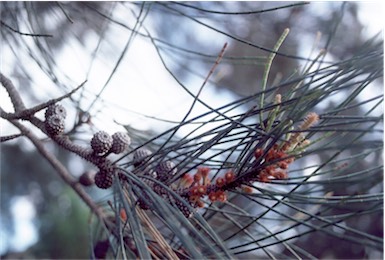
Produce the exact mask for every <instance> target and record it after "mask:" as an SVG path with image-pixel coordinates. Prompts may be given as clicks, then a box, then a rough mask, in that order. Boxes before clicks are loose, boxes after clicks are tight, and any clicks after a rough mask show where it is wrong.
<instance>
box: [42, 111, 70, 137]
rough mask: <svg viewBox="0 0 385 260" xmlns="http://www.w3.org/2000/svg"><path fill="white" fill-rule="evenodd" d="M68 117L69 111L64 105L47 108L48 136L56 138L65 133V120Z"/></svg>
mask: <svg viewBox="0 0 385 260" xmlns="http://www.w3.org/2000/svg"><path fill="white" fill-rule="evenodd" d="M66 116H67V111H66V110H65V108H64V107H63V106H62V105H59V104H53V105H49V106H48V107H47V110H46V112H45V122H44V126H45V130H46V131H47V133H48V135H50V136H56V135H59V134H62V133H63V132H64V126H65V123H64V119H65V118H66Z"/></svg>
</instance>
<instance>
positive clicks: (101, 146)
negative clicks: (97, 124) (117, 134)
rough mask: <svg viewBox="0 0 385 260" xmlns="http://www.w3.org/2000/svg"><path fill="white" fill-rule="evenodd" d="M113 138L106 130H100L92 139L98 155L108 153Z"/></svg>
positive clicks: (92, 145) (93, 147) (92, 144)
mask: <svg viewBox="0 0 385 260" xmlns="http://www.w3.org/2000/svg"><path fill="white" fill-rule="evenodd" d="M112 143H113V139H112V137H111V136H110V135H109V134H108V133H107V132H105V131H99V132H97V133H96V134H94V136H93V137H92V139H91V147H92V150H94V152H95V153H96V154H98V155H103V154H105V153H107V152H108V151H109V150H110V149H111V147H112Z"/></svg>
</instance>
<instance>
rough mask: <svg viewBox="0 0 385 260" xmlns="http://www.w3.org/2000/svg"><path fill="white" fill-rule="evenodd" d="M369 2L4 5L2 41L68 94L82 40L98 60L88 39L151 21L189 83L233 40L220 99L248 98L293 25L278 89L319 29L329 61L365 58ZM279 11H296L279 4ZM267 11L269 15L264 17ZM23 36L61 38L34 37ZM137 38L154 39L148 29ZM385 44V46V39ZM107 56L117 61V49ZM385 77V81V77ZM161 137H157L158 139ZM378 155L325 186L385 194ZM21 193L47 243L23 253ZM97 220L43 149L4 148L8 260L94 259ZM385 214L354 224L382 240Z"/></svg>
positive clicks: (321, 245)
mask: <svg viewBox="0 0 385 260" xmlns="http://www.w3.org/2000/svg"><path fill="white" fill-rule="evenodd" d="M360 4H361V3H358V2H349V3H345V4H342V3H341V2H324V3H322V4H314V5H313V4H312V3H311V4H305V3H294V2H242V3H240V2H191V3H190V2H181V3H178V2H176V3H171V2H162V3H156V2H147V3H140V2H135V3H129V2H125V3H122V2H114V3H112V2H1V9H0V10H1V16H0V17H1V36H2V41H1V45H3V46H7V47H8V48H9V49H11V50H12V52H13V54H12V55H14V56H15V57H17V56H18V51H19V50H23V51H27V52H29V53H30V54H31V59H32V60H35V61H36V62H38V63H39V66H40V68H41V70H42V71H44V72H45V74H46V75H47V77H48V78H50V79H51V80H52V81H53V82H55V83H56V84H57V86H58V88H64V87H63V86H64V84H62V83H61V81H60V77H57V75H56V74H57V73H61V72H60V68H58V67H57V66H56V65H55V52H58V51H59V50H61V49H64V48H67V46H71V44H74V42H77V43H79V44H81V45H83V48H84V49H85V52H86V53H90V54H92V53H93V52H92V50H90V48H89V46H87V43H86V42H87V37H94V36H95V35H96V39H99V40H100V44H101V43H102V42H104V41H105V42H108V43H111V45H112V46H113V44H114V40H116V39H110V38H105V36H104V35H105V34H106V31H108V30H111V28H125V29H127V30H128V31H131V30H134V31H135V30H138V32H139V28H141V26H142V23H143V24H146V23H147V18H150V22H149V24H148V26H150V27H151V29H152V30H153V34H152V35H153V38H152V39H151V40H152V41H153V43H154V44H156V45H157V46H158V47H159V48H161V53H162V56H163V57H164V58H165V59H166V60H167V61H168V62H170V64H171V65H170V67H169V68H170V69H171V70H172V71H173V72H174V73H175V75H176V76H177V77H178V78H179V79H180V80H181V81H183V82H188V80H189V79H191V75H196V74H198V75H199V74H201V72H202V71H203V72H208V71H209V70H210V67H211V66H212V64H213V61H214V60H215V59H216V55H217V52H218V48H217V44H213V42H216V43H217V42H220V43H222V44H223V43H224V42H225V41H226V42H228V43H229V47H228V49H227V51H226V56H225V57H224V59H223V61H222V62H221V65H222V66H223V68H222V69H221V70H219V71H218V72H215V73H214V75H213V77H212V81H216V84H215V86H216V91H217V92H218V93H222V91H223V89H224V88H225V89H227V90H230V91H231V92H232V93H234V95H236V96H238V97H242V96H249V95H251V94H254V93H255V91H256V89H258V88H259V87H260V86H261V80H262V77H263V71H264V68H265V67H264V66H265V63H266V59H267V56H268V54H269V53H268V52H267V51H266V49H271V48H272V46H274V45H275V43H276V41H277V39H278V38H279V37H280V35H281V34H282V32H283V30H284V29H285V28H290V34H289V36H288V37H287V39H286V41H285V43H284V44H283V45H282V48H281V49H280V50H279V55H277V57H276V59H275V60H274V63H273V66H272V69H271V71H270V75H271V77H269V81H268V85H274V83H275V82H280V81H281V80H282V79H283V80H284V79H288V78H290V76H291V75H292V74H293V73H294V72H295V71H296V70H297V69H298V68H300V67H301V66H302V65H303V63H304V62H306V57H307V56H308V55H309V50H310V49H311V46H309V45H310V44H313V42H314V39H315V38H316V36H317V32H321V34H320V35H321V37H320V38H319V39H320V40H319V45H320V46H325V48H327V53H328V58H332V59H333V60H343V59H345V58H347V57H351V56H352V55H353V54H355V53H357V52H359V51H360V48H362V46H363V44H364V43H365V42H366V41H367V40H368V36H367V35H365V34H363V28H364V26H365V25H363V24H362V23H361V21H360V20H359V17H358V14H359V5H360ZM279 6H289V7H287V8H277V7H279ZM317 8H322V10H317ZM257 10H261V11H262V10H264V11H263V12H260V13H256V12H255V11H257ZM252 11H254V12H252ZM114 12H119V13H123V14H124V13H125V12H127V13H131V12H132V13H136V14H139V13H140V14H141V15H138V17H139V18H138V20H137V21H135V22H136V23H135V22H132V21H127V22H126V21H124V20H118V19H117V18H116V19H115V18H114V17H113V14H114ZM142 13H143V14H142ZM114 19H115V20H114ZM19 32H23V33H34V34H42V35H45V36H47V35H52V36H53V37H45V36H43V37H26V36H23V35H21V34H20V33H19ZM213 32H216V34H214V33H213ZM142 33H143V32H142ZM116 37H119V35H118V34H117V35H116ZM135 37H146V35H145V34H140V33H139V34H137V35H135ZM216 37H217V38H216ZM364 46H365V45H364ZM377 46H378V47H379V48H382V42H381V43H380V44H378V45H377ZM259 47H261V48H259ZM202 50H204V51H202ZM8 55H9V54H8ZM97 55H105V56H104V57H107V56H108V53H103V54H99V53H98V54H97ZM122 56H123V55H122ZM2 57H4V55H3V53H2ZM144 58H147V57H144ZM72 62H76V61H72ZM148 62H151V60H149V61H148ZM8 65H9V64H8ZM28 66H29V65H28V63H27V62H26V63H20V62H17V63H15V64H14V67H13V68H8V70H9V71H12V75H10V76H12V77H11V78H17V80H18V84H19V85H22V86H23V93H22V94H23V96H28V97H29V99H30V100H33V101H35V102H43V101H45V100H44V99H43V98H42V95H41V93H38V92H36V91H29V89H32V88H30V86H31V81H30V80H31V78H32V77H31V76H30V73H32V72H31V71H29V68H28ZM197 68H199V70H198V69H197ZM111 70H113V66H111ZM201 76H202V77H203V76H204V75H201ZM379 81H382V78H380V79H379ZM380 83H381V82H380ZM374 88H375V89H372V90H371V91H376V92H378V93H382V86H381V84H378V85H377V86H375V87H374ZM61 91H65V90H61ZM73 102H74V104H75V106H77V107H78V109H79V111H80V105H79V104H76V101H73ZM333 102H334V103H333ZM339 102H340V100H338V99H337V100H334V101H330V103H329V104H325V106H331V107H337V106H338V105H339ZM353 105H354V103H353ZM365 112H366V111H365V110H364V109H363V108H362V106H360V105H358V106H356V107H354V106H352V108H351V110H350V111H347V114H349V115H352V114H353V115H364V114H365ZM133 127H135V126H133ZM347 127H353V126H349V125H348V126H347ZM2 128H3V127H2ZM151 134H152V136H153V133H151ZM143 135H144V138H145V139H149V138H150V137H152V136H146V132H144V133H143ZM354 135H355V134H351V135H350V136H349V135H347V136H346V139H338V140H337V142H336V144H335V145H336V146H339V145H342V146H343V145H344V140H347V139H351V138H353V136H354ZM377 138H378V136H377ZM374 139H376V138H374ZM376 140H377V139H376ZM51 149H52V152H53V153H54V154H55V155H56V156H57V157H58V158H59V159H60V161H61V162H63V163H65V165H67V166H68V167H69V169H74V168H75V169H77V170H76V173H74V174H80V173H81V171H82V169H87V168H88V167H89V166H88V165H87V164H82V163H81V162H80V160H79V159H78V158H74V156H73V155H71V154H69V153H66V152H63V150H60V149H57V148H55V147H54V146H52V147H51ZM354 149H358V150H359V151H361V150H362V147H357V148H351V150H350V151H351V154H346V155H345V158H349V156H353V155H354V154H357V153H356V152H355V151H354ZM368 149H370V147H369V148H368ZM375 149H377V150H376V151H374V152H373V153H371V157H370V159H362V160H359V161H356V162H354V167H355V169H354V171H355V172H360V171H365V169H368V168H370V167H371V166H378V168H377V170H376V171H375V174H373V175H372V176H373V178H372V179H371V180H368V179H360V180H361V181H360V182H356V183H352V184H351V185H341V184H340V183H338V182H330V183H328V184H325V187H324V188H323V190H325V191H329V190H332V191H334V196H338V195H345V194H350V192H351V191H359V192H362V193H363V194H366V193H370V192H382V174H381V172H382V150H381V149H378V147H375ZM345 152H347V151H345ZM319 155H320V156H321V158H319V159H318V161H319V162H325V161H327V160H328V158H329V157H328V155H330V151H325V152H324V155H323V153H319ZM74 161H75V162H76V163H74ZM74 165H75V166H74ZM330 167H331V168H333V167H334V166H333V165H330ZM79 169H80V170H79ZM349 169H352V168H351V167H347V169H346V171H349ZM89 191H90V193H91V194H94V195H95V194H96V196H101V195H97V194H98V193H97V191H96V190H93V189H90V190H89ZM368 191H369V192H368ZM17 196H27V197H28V198H29V200H30V201H31V202H32V203H33V205H34V207H35V211H36V215H35V218H34V221H35V222H34V224H35V227H36V229H37V232H38V240H37V241H36V243H35V244H33V245H31V247H30V248H28V249H25V252H15V251H14V250H13V248H15V246H14V245H11V244H10V242H8V241H10V240H8V239H4V238H9V237H11V236H12V233H13V231H14V228H13V227H14V222H13V216H12V214H11V211H10V209H11V203H12V201H13V200H12V199H13V198H15V197H17ZM351 206H352V205H351V204H350V205H349V208H347V209H344V208H343V207H342V206H341V207H340V208H339V209H337V207H332V208H331V209H330V210H331V211H333V212H332V213H330V214H335V215H339V214H345V213H347V212H349V211H350V210H351V208H350V207H351ZM377 207H378V205H377ZM377 209H378V208H377ZM88 217H89V211H88V209H87V208H86V207H85V206H84V204H82V202H81V201H79V199H78V198H77V197H76V196H75V194H74V193H73V192H72V191H71V190H70V189H69V188H68V187H66V186H65V185H63V182H62V181H61V180H60V179H59V178H58V177H57V175H56V174H55V173H54V172H53V171H52V168H51V167H50V166H49V165H48V164H47V163H46V161H45V160H44V159H43V158H42V157H41V156H40V155H39V154H38V153H37V152H36V151H35V150H34V149H31V148H30V147H29V145H28V144H26V143H25V142H24V141H22V140H19V141H16V142H10V143H9V144H8V143H2V144H1V221H2V224H1V228H2V232H5V233H6V234H7V235H6V236H4V235H3V237H2V239H3V240H4V241H5V242H4V245H3V248H2V249H3V250H4V251H3V252H2V254H3V257H5V258H6V257H10V258H12V257H27V258H29V257H31V258H54V259H57V258H65V259H74V258H89V252H88V249H89V242H88V240H89V237H88V228H89V227H88V225H87V223H88ZM382 218H383V214H382V211H378V210H377V211H375V210H374V211H373V214H364V215H362V216H360V217H358V218H354V219H352V222H351V223H345V224H346V225H348V226H350V227H352V228H354V229H357V230H361V231H362V232H365V233H367V234H370V235H373V236H375V237H378V238H382V237H383V234H382V230H383V219H382ZM336 232H337V231H336ZM296 245H297V246H298V248H304V250H307V251H308V252H310V253H311V254H312V255H314V256H316V257H319V258H347V259H353V258H375V257H379V256H381V255H382V253H381V252H380V251H378V250H374V249H373V251H371V249H370V248H369V249H368V248H367V247H366V246H365V245H364V244H363V245H360V244H352V243H351V242H350V241H346V242H343V240H341V239H339V238H338V237H330V236H328V235H326V234H320V233H318V232H314V233H311V234H310V235H309V236H303V237H300V238H299V239H298V240H297V241H296ZM336 245H338V246H336ZM16 251H17V250H16ZM283 254H285V253H283ZM246 257H250V255H246Z"/></svg>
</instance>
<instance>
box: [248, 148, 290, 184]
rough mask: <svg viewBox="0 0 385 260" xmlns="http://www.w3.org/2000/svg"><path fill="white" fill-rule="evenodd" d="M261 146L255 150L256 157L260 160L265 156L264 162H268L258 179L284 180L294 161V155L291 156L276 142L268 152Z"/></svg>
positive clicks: (263, 180)
mask: <svg viewBox="0 0 385 260" xmlns="http://www.w3.org/2000/svg"><path fill="white" fill-rule="evenodd" d="M264 154H265V151H264V150H263V149H261V148H257V149H256V150H255V152H254V157H255V159H257V160H260V159H261V157H262V156H263V160H264V162H263V163H264V164H267V165H266V166H265V167H264V168H263V169H262V170H261V171H259V174H258V181H260V182H270V181H271V180H272V179H276V180H283V179H286V178H287V171H286V170H287V168H288V167H289V164H290V163H292V162H293V161H294V157H289V156H288V154H287V153H286V151H285V150H284V149H282V148H279V145H278V144H275V145H274V146H273V147H272V148H271V149H270V150H269V151H267V152H266V154H265V155H264Z"/></svg>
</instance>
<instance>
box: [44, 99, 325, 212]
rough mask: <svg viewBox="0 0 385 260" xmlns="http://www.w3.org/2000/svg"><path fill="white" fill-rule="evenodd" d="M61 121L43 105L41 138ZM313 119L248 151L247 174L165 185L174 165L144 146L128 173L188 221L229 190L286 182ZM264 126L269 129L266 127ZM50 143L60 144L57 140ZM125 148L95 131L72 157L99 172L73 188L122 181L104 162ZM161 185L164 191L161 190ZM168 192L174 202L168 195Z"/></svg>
mask: <svg viewBox="0 0 385 260" xmlns="http://www.w3.org/2000/svg"><path fill="white" fill-rule="evenodd" d="M277 102H278V101H277ZM66 116H67V112H66V110H65V108H64V107H63V106H62V105H60V104H53V105H50V106H48V108H47V110H46V112H45V122H44V124H45V129H46V132H47V134H48V135H50V136H51V137H54V136H57V135H61V134H63V132H64V121H65V118H66ZM318 120H319V117H318V115H317V114H315V113H310V114H309V115H308V116H307V117H306V118H305V119H304V121H303V122H302V124H300V125H299V128H298V129H299V131H297V132H294V133H293V134H292V135H291V136H289V137H288V138H287V139H286V140H285V141H281V142H280V141H279V142H277V143H275V144H274V145H270V146H267V144H266V143H265V144H262V145H259V146H258V147H256V148H254V164H253V166H252V167H251V168H250V169H248V170H247V172H241V173H235V171H233V170H231V169H229V170H227V171H225V172H224V173H223V174H222V175H218V173H217V174H215V176H217V175H218V176H217V177H215V178H214V177H213V176H212V175H211V176H210V171H211V169H210V168H208V167H202V166H199V167H197V169H196V173H195V174H190V173H185V174H184V175H182V176H181V178H179V180H178V182H174V183H170V182H171V181H170V180H172V179H173V177H175V176H176V175H177V173H178V168H177V164H175V163H174V162H173V161H171V160H167V159H166V160H164V159H162V160H159V158H157V159H158V161H157V162H155V161H156V160H155V159H156V157H157V156H158V155H155V157H154V156H153V154H152V152H151V151H150V150H149V149H147V148H144V147H141V148H139V149H136V150H135V151H134V153H133V158H132V165H133V166H134V168H135V170H134V172H135V173H138V177H139V178H142V180H143V182H144V183H145V184H146V185H148V186H149V187H150V188H151V189H152V190H153V191H154V192H155V193H157V194H158V195H159V196H160V197H162V198H163V199H165V200H166V201H167V202H168V203H170V204H171V205H174V206H176V207H177V208H178V209H179V210H180V211H181V212H182V213H183V214H184V215H185V216H186V217H190V216H192V215H193V213H194V210H196V209H198V208H202V207H204V206H205V205H206V204H208V203H215V202H225V201H226V200H227V197H228V192H229V191H231V190H235V189H240V190H241V191H243V192H247V193H251V192H253V189H252V188H251V187H252V185H253V183H254V182H264V183H266V182H272V181H274V180H284V179H286V178H287V177H288V173H287V169H288V167H289V165H290V164H291V163H292V162H293V161H294V159H295V156H294V155H293V154H296V151H297V150H298V149H303V147H304V144H306V145H308V144H309V141H308V140H306V139H305V136H304V135H303V131H306V130H307V129H308V128H310V127H312V126H313V125H314V124H315V123H317V121H318ZM272 122H274V119H272ZM267 125H272V124H271V123H270V124H269V122H268V124H267ZM56 140H60V138H57V139H56ZM130 144H131V139H130V137H129V135H128V134H127V133H125V132H116V133H114V134H113V135H112V136H111V135H110V134H109V133H107V132H106V131H99V132H96V133H95V134H94V135H93V137H92V138H91V140H90V146H91V148H92V151H91V150H89V149H88V150H87V151H86V152H84V151H82V152H76V153H77V154H79V155H81V156H82V157H83V158H85V159H86V160H88V161H90V162H92V163H94V164H95V165H96V166H97V167H98V168H99V171H98V172H96V174H95V173H90V172H86V173H84V174H83V175H82V176H81V177H80V178H79V183H81V184H82V185H84V186H90V185H93V184H95V185H96V186H97V187H99V188H100V189H108V188H110V187H111V186H112V184H113V182H114V177H115V176H117V177H118V179H119V181H121V182H127V181H128V180H129V179H128V178H129V175H126V173H125V172H123V171H122V170H119V169H118V168H117V167H115V166H114V165H113V164H112V163H111V161H110V160H108V159H107V158H106V157H107V156H108V155H110V154H111V153H114V154H120V153H123V152H124V151H126V150H127V149H128V147H129V146H130ZM266 147H267V148H266ZM80 149H81V148H80ZM69 150H71V149H69ZM71 151H74V150H71ZM76 151H79V150H76ZM293 151H294V152H293ZM154 179H155V181H154ZM164 185H167V186H168V187H167V188H165V186H164ZM169 189H172V190H173V191H174V192H175V193H177V194H178V195H179V197H178V196H172V195H171V194H170V191H169ZM137 197H138V201H137V205H138V206H139V207H140V208H142V209H145V210H146V209H151V208H153V207H155V206H156V205H153V204H152V203H153V202H152V200H151V198H150V197H149V195H147V194H146V193H143V194H140V195H138V196H137ZM181 198H182V199H181Z"/></svg>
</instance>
